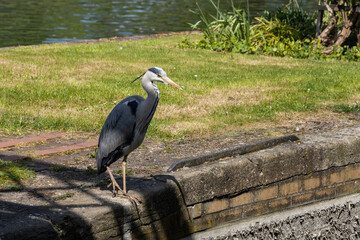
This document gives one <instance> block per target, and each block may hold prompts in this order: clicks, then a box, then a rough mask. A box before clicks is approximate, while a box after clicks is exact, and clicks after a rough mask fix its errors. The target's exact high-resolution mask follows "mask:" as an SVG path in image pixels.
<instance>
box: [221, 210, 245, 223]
mask: <svg viewBox="0 0 360 240" xmlns="http://www.w3.org/2000/svg"><path fill="white" fill-rule="evenodd" d="M242 213H243V208H242V207H236V208H230V209H226V210H224V211H221V212H219V213H218V214H219V218H220V219H221V222H229V221H232V220H235V219H240V218H241V217H242Z"/></svg>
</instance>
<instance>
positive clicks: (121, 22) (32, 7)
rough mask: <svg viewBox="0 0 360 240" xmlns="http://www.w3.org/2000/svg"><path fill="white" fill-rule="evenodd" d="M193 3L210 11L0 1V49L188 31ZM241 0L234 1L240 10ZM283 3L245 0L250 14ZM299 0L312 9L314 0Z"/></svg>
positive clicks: (160, 2)
mask: <svg viewBox="0 0 360 240" xmlns="http://www.w3.org/2000/svg"><path fill="white" fill-rule="evenodd" d="M196 2H198V3H199V5H200V6H201V7H202V9H203V10H206V11H210V12H214V8H213V7H212V5H211V3H210V1H209V0H197V1H196V0H182V1H179V0H142V1H141V0H127V1H124V0H0V47H6V46H19V45H31V44H40V43H56V42H63V41H75V40H83V39H98V38H104V37H114V36H118V37H121V36H131V35H143V34H152V33H166V32H176V31H187V30H191V28H190V26H189V24H188V23H195V22H196V21H197V16H196V15H194V14H193V13H191V12H190V11H189V9H196V8H197V6H196ZM214 2H216V3H217V0H214ZM246 2H247V0H241V1H239V0H234V3H235V6H239V7H242V8H246V4H247V3H246ZM288 2H289V0H271V1H270V0H249V9H250V13H251V16H252V17H254V16H258V15H260V14H261V13H262V12H263V11H264V10H270V11H271V10H275V9H276V8H278V7H280V6H281V5H283V4H285V3H288ZM298 2H299V4H300V5H301V6H302V7H303V9H305V10H306V11H310V12H311V13H312V12H313V11H314V8H315V6H316V2H317V1H313V0H312V1H311V0H298ZM220 5H221V8H222V9H227V8H229V7H230V6H231V1H230V0H221V1H220Z"/></svg>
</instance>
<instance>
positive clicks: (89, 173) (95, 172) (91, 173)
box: [85, 166, 97, 175]
mask: <svg viewBox="0 0 360 240" xmlns="http://www.w3.org/2000/svg"><path fill="white" fill-rule="evenodd" d="M85 173H86V174H87V175H94V174H97V170H96V169H93V168H92V167H90V166H88V167H87V169H86V171H85Z"/></svg>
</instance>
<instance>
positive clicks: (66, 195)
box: [53, 192, 75, 201]
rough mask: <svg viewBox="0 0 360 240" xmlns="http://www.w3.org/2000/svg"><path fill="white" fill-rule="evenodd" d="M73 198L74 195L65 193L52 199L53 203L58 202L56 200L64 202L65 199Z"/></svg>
mask: <svg viewBox="0 0 360 240" xmlns="http://www.w3.org/2000/svg"><path fill="white" fill-rule="evenodd" d="M73 196H75V194H74V193H72V192H67V193H64V194H61V195H59V196H56V197H54V198H53V199H54V200H55V201H58V200H64V199H67V198H71V197H73Z"/></svg>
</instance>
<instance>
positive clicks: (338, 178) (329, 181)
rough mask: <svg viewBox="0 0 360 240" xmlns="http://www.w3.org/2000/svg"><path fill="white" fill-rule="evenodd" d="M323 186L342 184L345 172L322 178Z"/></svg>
mask: <svg viewBox="0 0 360 240" xmlns="http://www.w3.org/2000/svg"><path fill="white" fill-rule="evenodd" d="M321 181H322V185H323V186H331V185H334V184H337V183H342V182H344V181H345V171H344V170H342V171H338V172H334V173H331V174H328V175H324V176H323V177H322V180H321Z"/></svg>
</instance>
